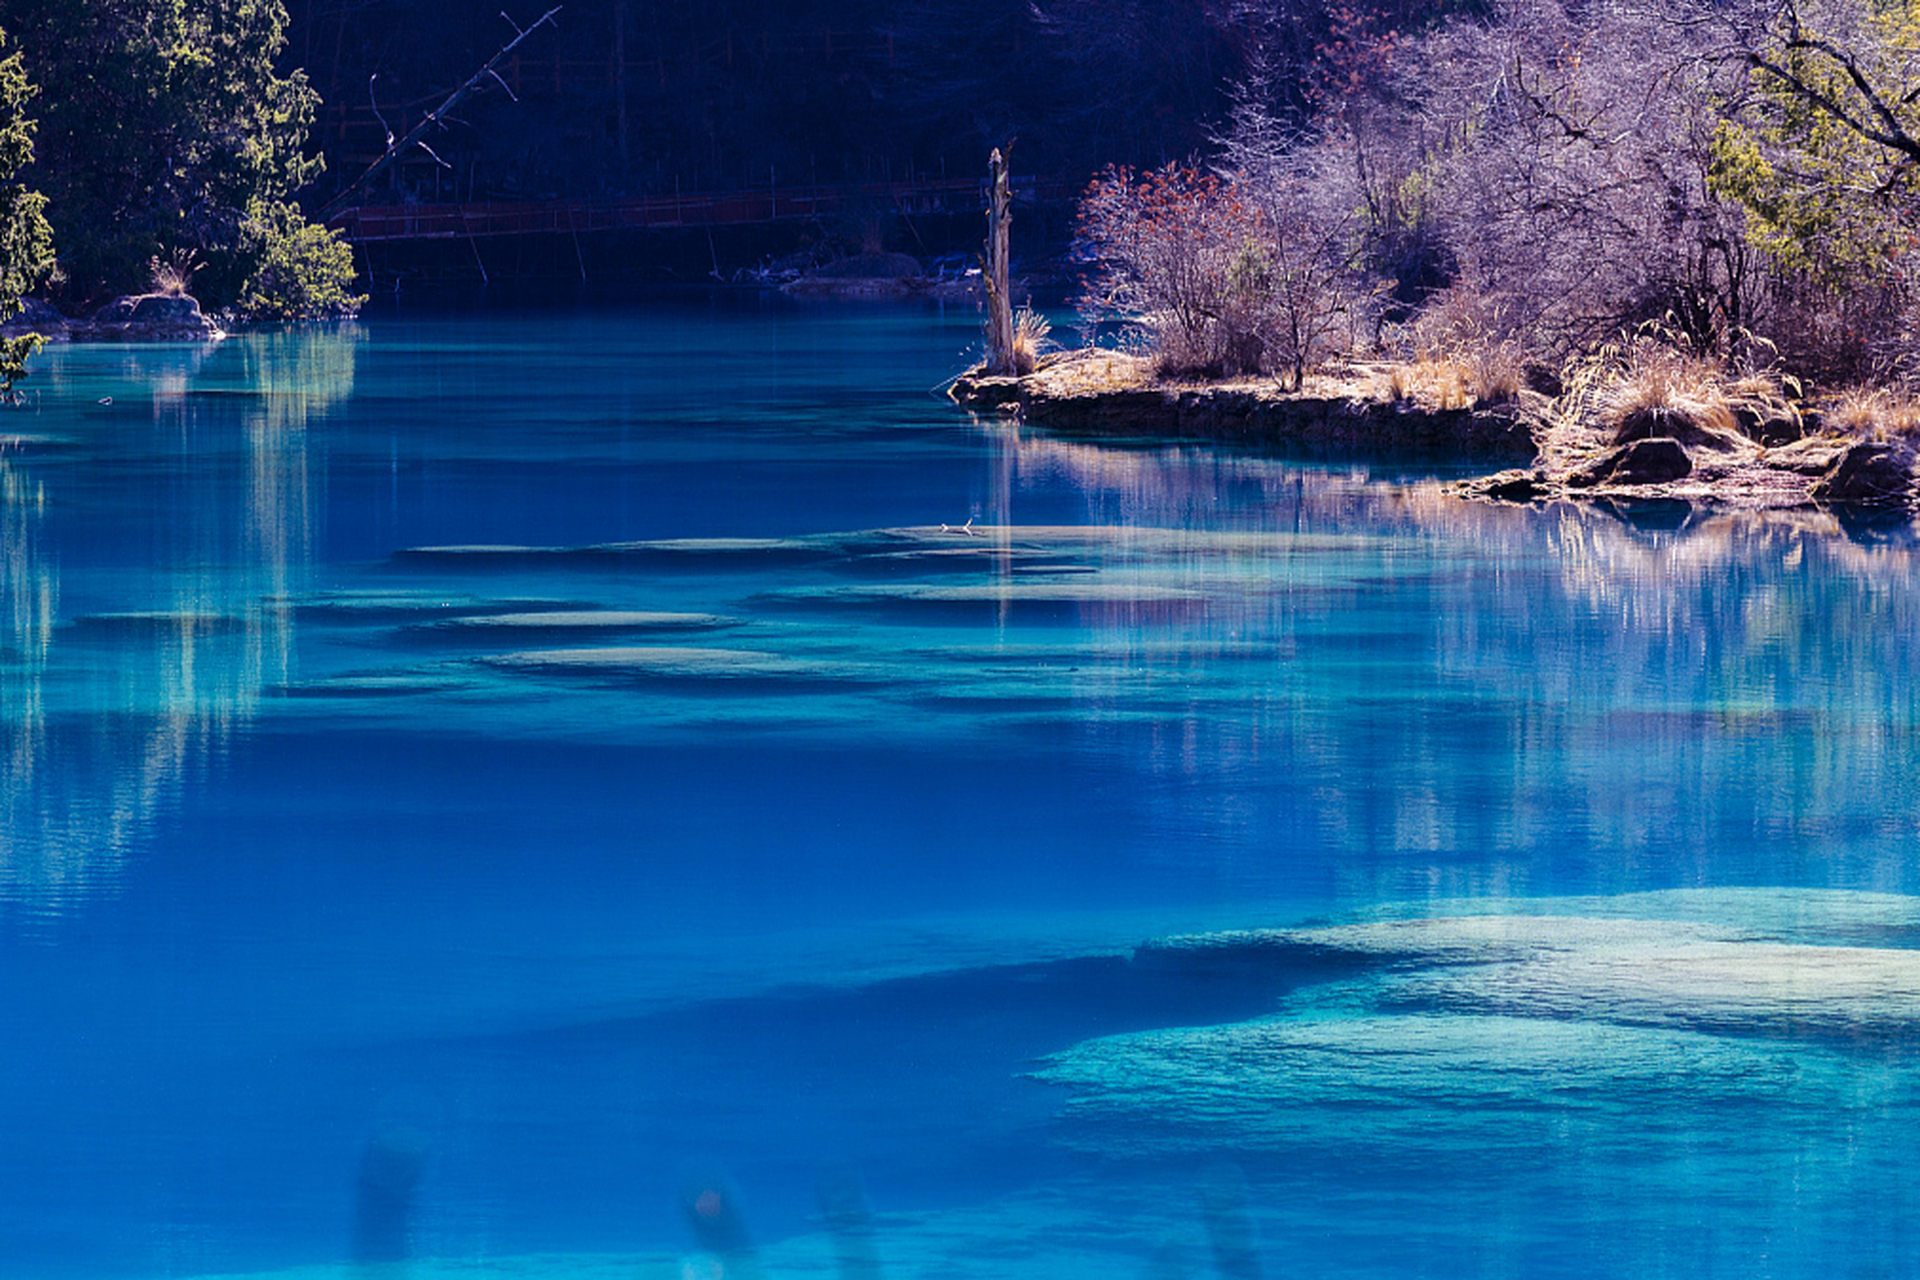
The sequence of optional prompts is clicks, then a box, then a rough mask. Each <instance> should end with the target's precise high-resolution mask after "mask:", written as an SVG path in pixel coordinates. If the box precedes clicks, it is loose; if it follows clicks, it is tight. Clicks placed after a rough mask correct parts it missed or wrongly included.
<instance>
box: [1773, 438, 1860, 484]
mask: <svg viewBox="0 0 1920 1280" xmlns="http://www.w3.org/2000/svg"><path fill="white" fill-rule="evenodd" d="M1848 447H1849V445H1848V442H1847V441H1845V440H1840V439H1836V438H1834V437H1833V436H1806V437H1803V438H1802V439H1799V440H1794V441H1791V442H1789V443H1787V444H1783V445H1777V446H1775V447H1773V448H1771V449H1769V450H1767V454H1766V464H1767V465H1768V466H1770V467H1777V468H1778V469H1780V470H1782V471H1791V472H1793V473H1794V474H1795V475H1802V476H1824V475H1825V474H1827V472H1829V471H1831V470H1833V467H1834V464H1835V463H1837V462H1839V461H1840V458H1841V455H1843V454H1844V453H1846V451H1847V449H1848Z"/></svg>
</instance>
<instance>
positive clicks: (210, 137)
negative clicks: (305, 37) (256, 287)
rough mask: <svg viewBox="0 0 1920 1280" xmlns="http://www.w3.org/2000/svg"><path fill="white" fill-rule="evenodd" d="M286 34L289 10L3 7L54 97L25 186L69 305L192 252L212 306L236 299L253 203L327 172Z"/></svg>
mask: <svg viewBox="0 0 1920 1280" xmlns="http://www.w3.org/2000/svg"><path fill="white" fill-rule="evenodd" d="M285 25H286V9H285V6H284V4H283V2H282V0H0V26H4V27H6V28H7V29H9V30H13V31H16V32H18V33H19V34H20V39H21V43H22V48H23V51H24V53H25V55H26V59H27V65H28V68H29V69H30V70H31V72H32V74H33V75H34V76H35V78H36V79H38V80H39V81H40V83H41V84H42V85H44V86H46V92H45V94H44V97H43V99H42V103H43V105H42V108H41V113H40V136H39V147H38V150H37V155H36V158H35V161H34V164H33V166H32V168H31V170H30V175H31V177H32V179H33V180H34V181H35V182H36V184H37V185H38V186H39V187H40V188H41V189H42V190H43V191H45V193H46V195H47V197H48V206H47V212H48V215H49V218H50V219H51V221H52V224H53V228H54V235H55V242H56V244H57V246H58V248H59V253H60V265H61V268H62V272H63V274H64V277H65V279H64V282H63V284H62V288H63V290H64V297H65V298H66V300H67V301H68V302H70V303H73V304H84V303H87V302H91V301H94V300H96V299H98V298H99V297H101V296H103V295H106V294H109V293H113V292H119V291H125V290H128V289H132V288H138V287H140V286H142V285H144V284H145V283H146V277H147V274H148V264H149V263H151V262H153V261H154V260H155V259H164V260H174V261H179V260H183V259H184V258H186V257H188V256H189V255H191V256H193V257H195V258H197V259H198V260H200V261H202V262H204V263H205V264H206V267H205V269H204V271H203V273H202V276H201V284H202V286H203V290H206V291H209V292H210V298H209V300H211V301H213V302H215V303H223V302H226V301H229V300H231V299H232V298H233V297H234V296H236V295H237V294H238V292H239V289H240V285H241V283H242V282H243V281H244V280H245V278H246V276H247V274H248V272H249V271H250V269H251V267H252V265H253V260H254V259H255V258H256V257H257V256H258V253H259V250H257V249H255V250H252V251H249V248H248V246H249V245H251V244H252V243H253V242H254V240H255V239H257V237H250V236H249V235H248V231H247V226H248V210H249V208H250V207H252V206H254V205H256V204H258V203H261V202H265V203H269V204H277V203H282V202H285V201H287V200H288V199H289V198H290V197H291V196H292V195H293V193H294V192H295V191H297V190H298V189H299V188H300V187H301V186H303V185H304V184H305V183H307V182H308V181H309V180H311V179H312V178H313V177H314V176H315V175H316V174H317V173H318V172H319V170H320V168H321V161H320V159H319V158H318V157H310V156H308V155H306V154H305V153H304V151H303V149H302V148H303V146H304V143H305V141H306V134H307V129H308V127H309V125H310V123H311V122H312V119H313V114H314V109H315V107H316V105H317V103H318V97H317V95H316V94H315V93H314V91H313V90H312V89H311V88H309V87H308V85H307V81H306V76H305V74H304V73H302V72H299V71H294V72H291V73H289V74H285V75H283V74H281V73H280V72H279V71H278V70H276V68H275V65H274V64H275V59H276V58H278V57H279V55H280V53H281V51H282V49H283V48H284V46H285V43H286V36H285Z"/></svg>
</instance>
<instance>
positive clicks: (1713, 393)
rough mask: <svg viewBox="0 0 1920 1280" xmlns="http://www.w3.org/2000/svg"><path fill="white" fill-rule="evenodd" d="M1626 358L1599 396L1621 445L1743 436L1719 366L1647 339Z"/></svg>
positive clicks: (1602, 412) (1607, 422) (1603, 415)
mask: <svg viewBox="0 0 1920 1280" xmlns="http://www.w3.org/2000/svg"><path fill="white" fill-rule="evenodd" d="M1622 357H1623V359H1622V360H1621V367H1620V368H1619V369H1618V372H1617V374H1616V376H1615V377H1614V378H1613V380H1612V381H1611V384H1610V385H1608V386H1606V387H1605V388H1604V389H1602V390H1601V392H1600V395H1599V410H1600V420H1601V422H1602V423H1603V424H1605V425H1606V426H1608V427H1610V428H1612V429H1613V431H1614V438H1615V439H1616V440H1617V441H1620V442H1625V441H1626V440H1630V439H1640V438H1643V437H1646V436H1681V435H1694V434H1699V433H1701V432H1710V433H1714V434H1719V435H1737V434H1738V433H1739V431H1740V424H1739V421H1738V420H1737V419H1736V418H1735V417H1734V414H1733V405H1732V403H1731V402H1730V400H1729V398H1728V395H1727V383H1728V379H1727V375H1726V371H1725V369H1723V368H1722V367H1721V366H1720V363H1719V362H1718V361H1715V360H1709V359H1707V358H1705V357H1703V356H1698V355H1695V354H1693V353H1692V352H1690V351H1685V350H1681V349H1679V348H1676V347H1672V346H1668V345H1666V344H1665V343H1660V342H1654V341H1649V340H1646V339H1639V340H1636V341H1634V342H1631V343H1629V344H1628V345H1627V348H1626V350H1625V351H1624V352H1623V353H1622Z"/></svg>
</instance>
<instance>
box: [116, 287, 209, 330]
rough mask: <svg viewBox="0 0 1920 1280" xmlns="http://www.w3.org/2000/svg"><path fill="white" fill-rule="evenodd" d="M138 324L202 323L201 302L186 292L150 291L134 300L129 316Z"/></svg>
mask: <svg viewBox="0 0 1920 1280" xmlns="http://www.w3.org/2000/svg"><path fill="white" fill-rule="evenodd" d="M127 318H128V319H130V320H132V321H133V322H134V323H136V324H182V325H185V324H200V323H203V322H204V317H202V316H201V314H200V302H199V300H198V299H196V298H191V297H189V296H187V295H186V294H184V293H181V294H169V293H149V294H144V295H142V296H141V297H138V298H135V299H134V300H133V314H132V315H130V316H129V317H127Z"/></svg>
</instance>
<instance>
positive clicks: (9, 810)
mask: <svg viewBox="0 0 1920 1280" xmlns="http://www.w3.org/2000/svg"><path fill="white" fill-rule="evenodd" d="M360 343H361V335H360V334H359V333H358V332H357V331H356V330H354V329H352V328H350V327H347V328H339V329H328V330H315V331H303V332H288V333H277V334H261V335H251V336H247V337H243V338H236V339H232V340H230V341H228V342H226V343H223V344H221V345H220V346H218V347H217V348H211V347H192V348H181V349H171V348H169V349H164V350H160V351H155V352H146V351H140V350H135V349H116V350H115V351H113V353H112V355H111V356H109V357H108V358H107V359H105V360H104V361H102V367H101V368H100V369H98V370H95V371H93V373H92V376H91V377H89V378H84V379H82V378H72V379H59V378H56V379H55V382H56V385H58V386H60V387H61V389H63V390H65V391H67V392H69V394H70V395H71V396H72V398H74V399H76V400H80V403H81V404H83V405H86V406H89V407H91V406H92V405H93V404H94V403H95V401H96V400H100V401H102V402H103V403H104V402H106V401H108V400H117V401H118V402H119V403H120V404H121V405H122V406H125V405H127V404H128V402H129V401H130V400H132V399H133V395H132V394H129V392H128V390H127V388H133V389H134V393H135V394H137V393H138V392H140V391H144V393H145V395H146V396H147V398H148V400H149V402H150V404H151V418H150V434H149V435H148V436H146V437H144V438H145V439H148V440H150V441H151V445H150V447H151V448H152V449H153V450H154V451H155V452H156V453H157V454H158V455H159V461H158V465H159V466H160V467H162V468H163V469H165V471H166V473H167V474H168V475H169V476H170V477H171V485H172V488H173V489H174V490H175V491H176V493H177V497H175V498H174V500H172V501H170V502H169V503H168V504H167V505H166V508H165V512H166V519H167V522H168V527H167V529H166V534H167V536H166V538H165V539H164V540H162V539H158V538H156V539H155V540H154V542H155V545H156V547H157V548H160V553H159V558H158V562H156V563H150V564H144V565H140V566H138V567H137V568H136V569H135V570H134V571H133V577H132V580H130V581H129V582H127V583H126V584H124V585H123V586H118V587H117V588H116V590H117V591H118V592H119V593H120V594H118V596H117V598H116V607H115V608H114V609H113V610H111V611H105V612H88V613H80V614H77V615H76V614H68V613H63V612H62V610H61V578H62V570H61V565H60V558H59V556H58V555H57V554H56V553H55V552H53V551H52V550H50V549H49V546H48V538H47V530H46V528H45V524H46V520H47V512H48V508H49V505H50V504H57V503H59V502H61V501H62V498H63V493H62V489H61V487H60V486H61V485H62V484H63V483H66V484H67V485H68V486H69V487H71V488H75V489H77V488H78V487H79V486H81V485H82V484H85V483H87V482H89V480H90V479H91V478H90V477H86V476H81V475H76V474H75V473H74V472H73V471H71V470H66V471H60V470H55V471H54V472H53V474H52V475H51V476H48V475H43V474H41V471H42V470H43V468H41V467H38V466H36V464H35V463H33V462H31V461H22V460H14V459H9V458H5V457H0V503H3V504H4V506H3V507H0V592H4V601H5V606H4V607H5V616H6V618H7V627H8V643H9V652H8V654H7V655H6V660H5V662H4V664H0V713H3V714H4V716H5V722H6V737H5V743H4V747H3V748H0V749H3V750H4V753H5V760H4V769H3V770H0V779H4V781H3V782H0V815H3V816H4V832H5V835H4V837H3V840H4V843H0V899H4V900H9V901H14V902H18V903H21V904H24V905H25V906H27V907H28V908H30V909H31V910H33V911H36V912H43V913H59V912H61V911H63V910H65V909H66V908H68V907H70V906H71V905H72V903H73V902H74V901H76V900H77V899H79V898H81V897H83V896H84V895H85V894H87V893H88V892H90V891H92V890H94V889H96V888H99V887H102V886H105V885H107V884H110V883H111V882H112V881H113V879H114V878H115V875H116V873H117V868H118V866H119V864H120V862H121V860H122V859H123V858H124V857H125V856H126V854H127V853H128V851H129V849H130V848H131V847H133V845H134V844H135V843H136V842H137V841H138V840H139V839H140V838H141V837H142V835H143V834H144V833H145V832H146V830H147V829H148V828H149V827H150V825H151V823H152V821H153V819H154V817H155V815H156V813H157V812H159V811H160V810H161V809H162V808H163V807H164V806H165V805H167V804H168V803H170V802H171V799H172V798H173V797H174V796H176V795H177V793H178V789H179V788H180V786H181V785H182V783H183V782H184V781H185V779H186V778H187V777H188V776H190V775H191V774H192V773H193V772H194V770H195V769H197V768H198V767H200V766H202V765H203V764H205V763H206V762H207V761H208V760H209V759H211V758H213V757H215V756H217V755H218V754H219V753H220V752H221V751H223V750H224V749H225V748H226V747H227V745H228V744H229V743H230V742H231V740H232V737H233V735H234V733H235V732H236V731H238V730H239V729H240V728H241V727H243V726H244V725H246V724H247V723H248V722H250V721H251V720H252V719H253V718H254V717H255V716H256V715H257V714H258V711H259V703H260V697H261V693H262V690H263V689H266V688H270V687H274V686H278V685H280V684H283V683H285V682H286V681H287V680H288V679H289V678H290V677H291V675H292V674H293V671H294V666H295V645H294V628H293V616H292V612H291V609H290V607H289V605H288V603H287V601H288V597H289V596H290V595H292V594H293V593H295V592H297V591H299V590H301V589H303V588H304V587H305V586H306V585H307V581H308V577H309V574H310V570H311V565H312V560H313V554H314V537H315V528H314V524H315V510H316V505H317V501H318V496H317V495H316V493H315V488H316V481H315V475H316V471H315V469H314V468H313V467H312V465H311V464H310V454H311V451H312V450H311V446H310V443H309V439H308V425H309V421H310V419H311V417H312V415H314V414H315V413H317V412H319V411H321V410H323V409H324V408H326V407H327V406H330V405H333V404H337V403H339V402H341V401H343V400H345V399H346V398H347V397H348V396H350V395H351V394H352V391H353V384H354V368H355V358H356V351H357V349H358V347H359V345H360ZM109 384H111V385H114V386H117V387H120V388H122V390H121V392H120V394H119V395H118V396H117V397H94V396H92V395H91V394H90V393H91V392H93V391H95V390H97V389H98V388H99V387H100V386H102V385H109ZM81 397H86V398H85V399H81ZM78 412H84V410H77V409H68V410H65V411H62V410H60V409H59V408H57V407H56V408H49V407H47V406H45V405H44V404H43V405H42V408H41V411H40V416H41V418H42V419H51V420H53V421H55V422H59V421H61V419H62V418H63V417H66V418H68V419H71V417H72V415H74V414H76V413H78ZM108 422H109V425H106V426H101V425H97V424H93V430H95V431H108V430H111V431H116V432H127V431H129V430H130V429H129V428H127V427H126V426H125V425H124V419H119V418H116V419H111V420H108ZM75 425H77V426H79V427H80V431H81V433H82V436H83V438H82V440H81V441H80V447H81V448H82V449H84V450H85V451H86V453H87V455H89V458H90V459H91V458H93V457H97V456H98V455H100V454H101V453H104V452H108V451H111V450H114V449H116V448H124V447H127V445H126V442H125V441H124V440H122V439H119V438H85V435H84V433H85V431H86V430H87V427H86V426H84V425H80V424H75ZM102 469H103V470H104V469H105V468H104V467H103V468H102ZM114 478H115V479H119V480H121V481H122V482H124V477H119V476H116V477H114ZM66 496H67V500H68V501H71V500H72V498H73V495H71V494H69V495H66ZM109 500H110V501H111V498H109ZM86 594H88V595H91V596H94V597H95V598H98V594H99V593H98V590H97V588H96V589H94V590H91V591H88V592H87V593H86ZM122 606H124V607H122Z"/></svg>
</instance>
